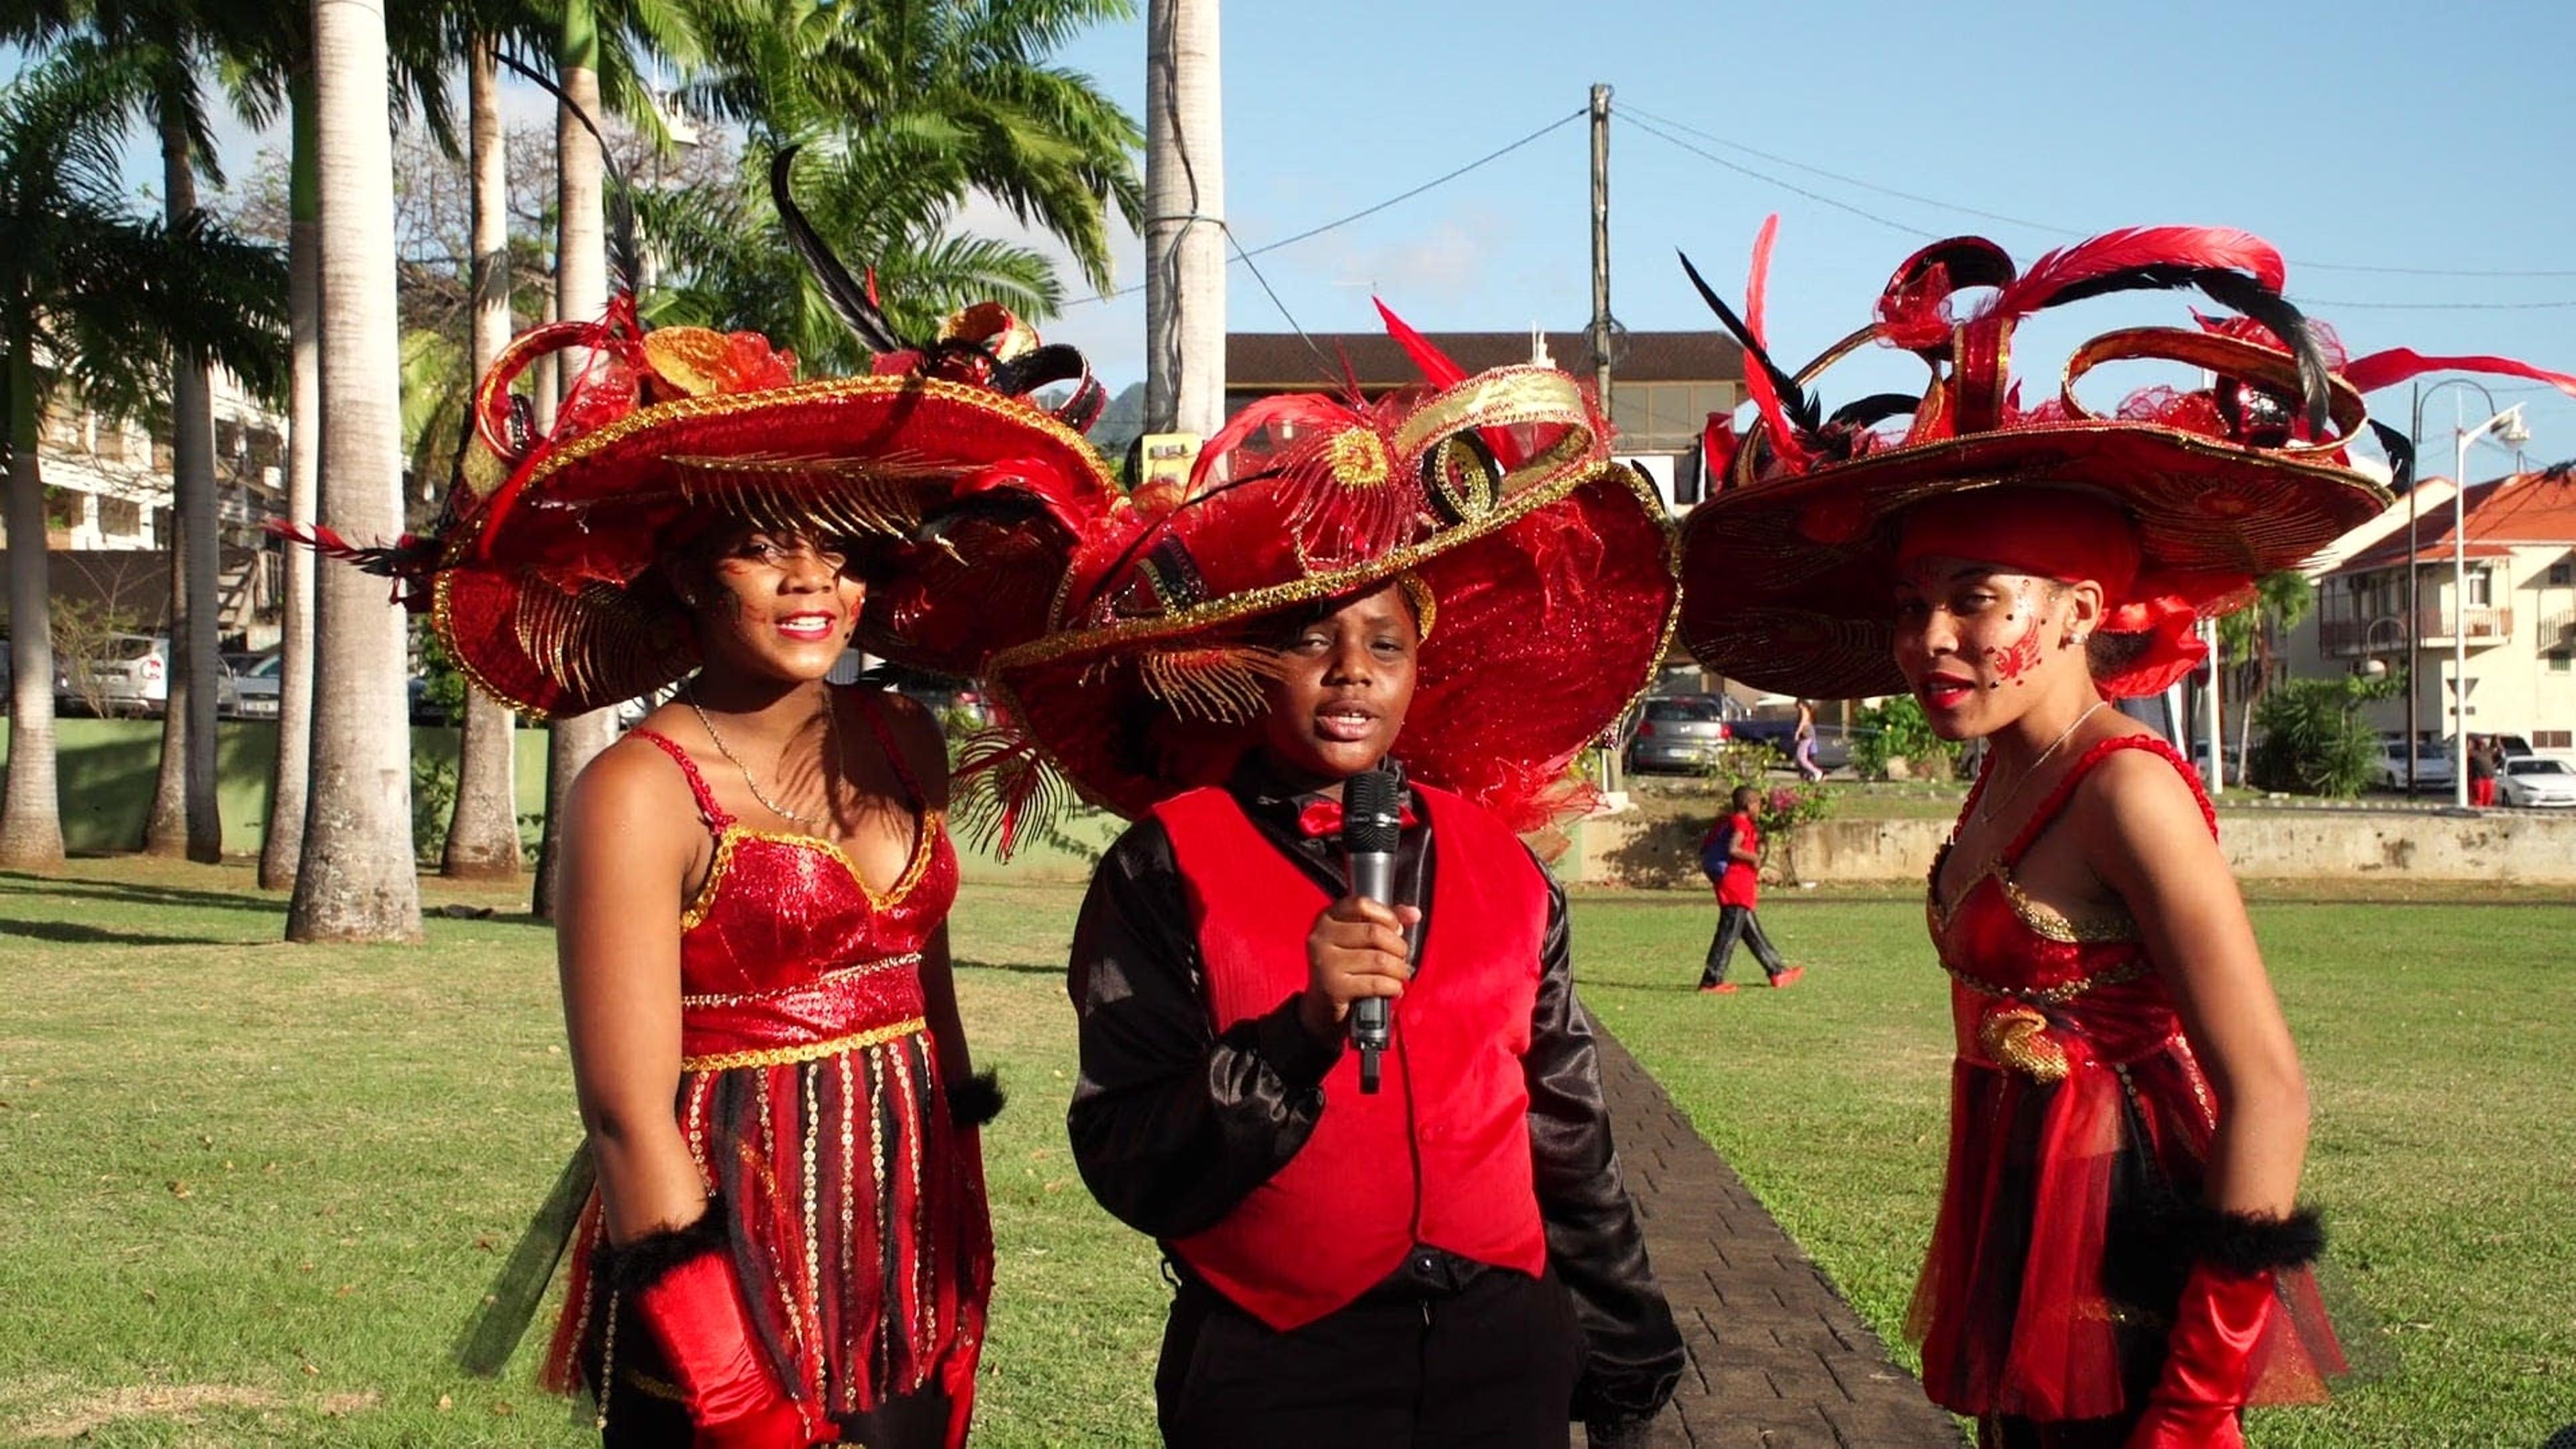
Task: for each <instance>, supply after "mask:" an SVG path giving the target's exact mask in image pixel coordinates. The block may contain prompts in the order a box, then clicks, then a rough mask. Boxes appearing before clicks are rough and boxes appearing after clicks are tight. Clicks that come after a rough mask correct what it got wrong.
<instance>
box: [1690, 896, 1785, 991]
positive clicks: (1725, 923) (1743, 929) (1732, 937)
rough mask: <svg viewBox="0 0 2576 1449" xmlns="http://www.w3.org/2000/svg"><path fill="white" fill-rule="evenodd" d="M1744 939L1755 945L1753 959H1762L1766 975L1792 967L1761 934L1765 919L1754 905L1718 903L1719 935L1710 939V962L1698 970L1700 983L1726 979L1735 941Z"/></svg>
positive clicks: (1775, 974)
mask: <svg viewBox="0 0 2576 1449" xmlns="http://www.w3.org/2000/svg"><path fill="white" fill-rule="evenodd" d="M1738 941H1742V942H1743V943H1744V944H1745V945H1747V946H1750V947H1752V948H1753V959H1754V960H1756V961H1759V962H1761V963H1762V972H1763V974H1764V975H1766V976H1777V975H1779V974H1780V973H1781V972H1783V971H1785V970H1787V969H1788V967H1789V963H1788V962H1786V961H1783V960H1781V959H1780V953H1779V952H1778V951H1776V950H1774V949H1772V946H1771V938H1770V937H1769V936H1766V935H1764V934H1762V922H1761V921H1760V920H1759V919H1758V918H1756V917H1755V916H1754V914H1753V908H1752V907H1751V906H1719V907H1718V908H1717V935H1716V936H1715V937H1713V938H1711V940H1710V941H1709V943H1708V965H1707V967H1706V968H1705V969H1704V970H1702V971H1701V972H1700V973H1699V984H1700V985H1702V986H1715V985H1717V984H1718V983H1719V982H1721V981H1724V980H1725V979H1726V963H1727V962H1728V961H1730V960H1732V959H1733V958H1734V956H1735V943H1736V942H1738Z"/></svg>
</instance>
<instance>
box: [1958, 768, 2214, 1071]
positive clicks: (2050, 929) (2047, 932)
mask: <svg viewBox="0 0 2576 1449" xmlns="http://www.w3.org/2000/svg"><path fill="white" fill-rule="evenodd" d="M2124 749H2144V750H2149V751H2153V752H2154V753H2157V754H2159V755H2162V756H2164V757H2165V758H2166V759H2168V760H2170V761H2171V762H2172V763H2173V765H2174V767H2175V768H2176V769H2177V770H2179V771H2181V772H2182V773H2183V778H2184V779H2185V780H2186V781H2188V782H2189V783H2190V784H2191V786H2192V790H2193V793H2194V795H2195V796H2196V797H2197V798H2199V800H2200V808H2201V811H2202V814H2203V815H2204V816H2205V817H2207V818H2208V819H2209V822H2210V829H2211V830H2212V832H2213V833H2214V832H2215V831H2216V829H2217V817H2216V816H2215V815H2212V814H2210V807H2209V800H2208V797H2206V796H2204V795H2200V793H2199V791H2200V785H2199V781H2198V780H2197V779H2196V778H2194V777H2193V776H2192V774H2191V772H2190V766H2189V765H2188V764H2186V763H2185V762H2184V761H2183V759H2182V757H2181V756H2179V755H2177V754H2175V753H2174V751H2173V748H2172V747H2171V746H2170V745H2167V744H2166V743H2165V742H2164V741H2163V740H2160V739H2158V738H2156V737H2155V736H2153V735H2117V736H2114V737H2112V738H2110V739H2107V740H2104V741H2102V742H2101V743H2099V744H2097V745H2095V746H2094V747H2093V748H2092V749H2091V750H2089V751H2087V752H2086V753H2085V755H2084V756H2083V758H2082V759H2080V760H2078V761H2077V762H2076V765H2075V768H2074V769H2072V770H2070V771H2068V772H2067V775H2066V778H2065V779H2064V780H2062V781H2060V782H2059V784H2058V786H2057V788H2056V790H2055V791H2054V792H2052V793H2051V795H2050V796H2049V798H2048V799H2047V800H2046V801H2045V802H2043V803H2042V804H2041V805H2040V807H2039V808H2038V809H2037V810H2034V811H2033V812H2031V817H2030V820H2029V822H2028V823H2027V824H2025V825H2024V826H2023V827H2022V829H2021V831H2020V833H2019V834H2018V835H2016V836H2015V837H2014V839H2013V841H2012V843H2011V844H2010V845H2008V846H2006V847H2005V848H2004V851H2003V853H2002V855H2000V856H1998V857H1997V858H1996V860H1995V862H1994V864H1993V865H1991V866H1989V867H1987V868H1986V870H1985V871H1983V872H1982V873H1980V874H1979V875H1978V876H1977V878H1976V879H1975V880H1973V881H1971V882H1970V883H1969V885H1968V887H1967V889H1966V891H1965V892H1964V893H1963V894H1962V895H1961V896H1960V898H1959V900H1958V903H1957V904H1956V905H1954V906H1953V907H1951V908H1950V909H1949V910H1948V911H1946V912H1945V911H1944V910H1943V909H1942V906H1941V869H1942V867H1943V866H1944V865H1945V864H1947V863H1948V860H1949V854H1950V852H1949V848H1948V847H1947V846H1944V847H1943V848H1942V851H1941V855H1940V857H1939V858H1938V859H1936V860H1934V862H1933V864H1932V878H1931V882H1930V884H1929V887H1928V889H1927V891H1926V894H1925V901H1924V914H1925V916H1926V919H1927V921H1928V923H1929V925H1930V928H1931V934H1932V944H1933V947H1934V949H1935V950H1937V951H1938V952H1939V953H1940V957H1941V966H1942V969H1943V970H1945V971H1947V972H1949V973H1950V980H1951V990H1950V999H1951V1016H1952V1021H1953V1024H1954V1026H1955V1029H1956V1033H1957V1037H1958V1050H1959V1058H1960V1060H1962V1061H1964V1062H1974V1063H1979V1064H1982V1065H1988V1066H2000V1067H2004V1068H2007V1069H2010V1070H2015V1071H2022V1072H2027V1073H2029V1074H2031V1075H2034V1076H2036V1077H2038V1078H2039V1079H2040V1080H2043V1081H2053V1080H2056V1079H2057V1078H2058V1077H2062V1076H2063V1075H2065V1067H2066V1061H2065V1052H2066V1050H2068V1049H2069V1048H2070V1047H2072V1048H2073V1049H2075V1050H2077V1051H2079V1052H2080V1053H2082V1054H2084V1055H2086V1056H2089V1057H2092V1058H2094V1059H2096V1060H2099V1061H2102V1062H2105V1063H2116V1062H2123V1061H2128V1060H2131V1059H2134V1058H2136V1057H2138V1056H2140V1055H2142V1054H2145V1053H2148V1052H2153V1051H2156V1050H2159V1049H2161V1048H2162V1047H2164V1046H2165V1044H2166V1043H2167V1042H2169V1041H2172V1040H2174V1039H2175V1034H2176V1033H2177V1032H2178V1031H2179V1030H2180V1022H2179V1020H2178V1019H2177V1018H2176V1016H2175V1015H2174V1009H2173V1002H2172V1000H2171V998H2170V997H2168V996H2167V995H2166V992H2165V989H2164V986H2163V984H2162V983H2161V982H2159V981H2158V980H2157V979H2156V975H2155V968H2154V965H2153V963H2151V962H2150V961H2149V960H2148V959H2147V953H2146V948H2145V947H2144V946H2143V945H2142V944H2141V943H2140V941H2139V939H2138V929H2137V924H2136V923H2135V922H2134V921H2132V920H2130V919H2129V916H2128V914H2127V912H2125V911H2122V910H2119V909H2117V908H2114V909H2113V910H2112V911H2110V912H2108V913H2106V914H2105V915H2103V916H2101V917H2098V918H2091V919H2085V920H2076V919H2073V918H2070V917H2068V916H2066V915H2064V914H2063V913H2061V912H2059V911H2056V910H2054V909H2051V908H2050V907H2048V906H2046V905H2043V904H2041V903H2040V902H2038V901H2035V900H2032V899H2031V898H2030V897H2029V896H2027V895H2025V894H2023V892H2022V889H2021V887H2020V885H2019V884H2017V883H2016V882H2015V881H2014V880H2013V875H2012V873H2013V869H2014V868H2015V867H2016V866H2018V865H2019V864H2020V863H2021V858H2022V856H2023V855H2024V854H2026V853H2027V852H2028V851H2029V849H2030V847H2031V845H2032V844H2033V843H2034V842H2035V841H2037V840H2038V839H2039V837H2040V836H2041V835H2042V834H2043V833H2045V832H2046V831H2047V829H2048V827H2049V826H2050V825H2051V824H2052V823H2054V822H2055V820H2056V819H2057V815H2058V812H2059V811H2060V810H2061V809H2062V808H2064V806H2065V803H2066V801H2067V800H2068V799H2069V798H2070V797H2071V796H2073V794H2074V793H2075V788H2076V786H2077V785H2079V784H2081V783H2082V782H2083V780H2084V777H2085V776H2086V775H2088V774H2090V773H2092V770H2093V767H2094V766H2095V765H2096V764H2099V763H2100V762H2101V761H2102V760H2104V759H2106V758H2108V757H2109V756H2110V755H2112V754H2113V753H2115V752H2117V751H2119V750H2124ZM1982 790H1983V785H1982V782H1980V789H1979V792H1978V793H1982ZM1976 798H1977V796H1976V795H1975V794H1972V795H1970V797H1969V800H1968V807H1967V808H1969V809H1973V808H1974V807H1975V804H1976ZM1964 813H1965V812H1964V811H1963V812H1962V814H1963V817H1964Z"/></svg>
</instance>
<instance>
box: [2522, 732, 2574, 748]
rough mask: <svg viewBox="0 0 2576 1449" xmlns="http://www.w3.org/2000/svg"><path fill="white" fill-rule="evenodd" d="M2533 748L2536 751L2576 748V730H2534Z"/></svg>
mask: <svg viewBox="0 0 2576 1449" xmlns="http://www.w3.org/2000/svg"><path fill="white" fill-rule="evenodd" d="M2531 747H2532V748H2533V749H2535V750H2564V749H2570V748H2576V730H2533V731H2532V732H2531Z"/></svg>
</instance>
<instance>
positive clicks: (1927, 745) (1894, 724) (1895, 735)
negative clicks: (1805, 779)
mask: <svg viewBox="0 0 2576 1449" xmlns="http://www.w3.org/2000/svg"><path fill="white" fill-rule="evenodd" d="M1852 724H1853V727H1854V734H1853V738H1852V742H1851V758H1852V768H1853V769H1854V770H1857V771H1858V772H1859V773H1860V775H1861V778H1863V779H1867V780H1884V779H1886V778H1887V763H1888V761H1890V760H1903V761H1905V762H1906V764H1907V766H1908V767H1909V768H1911V769H1912V770H1913V772H1914V773H1915V774H1918V775H1921V776H1923V777H1924V778H1926V779H1933V780H1946V779H1948V778H1950V772H1951V763H1952V761H1953V760H1954V759H1955V758H1956V757H1957V755H1958V746H1957V745H1955V744H1952V743H1951V742H1950V741H1948V740H1945V739H1943V738H1941V737H1940V736H1939V735H1937V734H1934V733H1933V732H1932V721H1930V720H1929V719H1926V718H1924V715H1923V703H1922V701H1920V700H1918V699H1916V698H1915V697H1914V696H1913V695H1910V694H1898V695H1891V696H1889V697H1888V699H1887V700H1886V701H1885V702H1883V703H1880V704H1874V705H1871V706H1869V707H1867V708H1865V709H1862V710H1861V711H1859V712H1858V713H1857V714H1855V715H1853V716H1852Z"/></svg>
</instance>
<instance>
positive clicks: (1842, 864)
mask: <svg viewBox="0 0 2576 1449" xmlns="http://www.w3.org/2000/svg"><path fill="white" fill-rule="evenodd" d="M1949 832H1950V823H1949V822H1948V821H1946V820H1825V821H1819V822H1817V823H1815V824H1811V825H1805V826H1801V827H1800V828H1799V829H1798V830H1796V831H1795V832H1793V833H1792V834H1791V836H1790V838H1789V840H1788V842H1787V844H1788V846H1789V849H1790V864H1791V865H1792V866H1793V868H1794V869H1795V871H1796V874H1797V876H1798V877H1799V878H1801V879H1806V880H1819V881H1919V880H1921V879H1923V877H1924V873H1925V872H1927V871H1929V870H1930V869H1931V868H1932V857H1933V855H1934V854H1935V853H1936V852H1938V851H1939V850H1940V848H1941V842H1942V841H1943V840H1944V839H1946V838H1947V837H1948V835H1949ZM1577 833H1578V835H1579V836H1580V837H1581V838H1582V840H1583V844H1584V847H1585V848H1584V850H1583V852H1582V854H1581V855H1580V856H1579V857H1577V856H1571V855H1570V856H1569V859H1572V860H1576V861H1578V862H1579V864H1578V866H1577V869H1576V871H1575V873H1574V874H1573V877H1572V878H1574V879H1579V880H1581V881H1584V882H1585V883H1587V884H1599V885H1632V886H1644V887H1666V886H1680V885H1696V884H1697V883H1698V882H1699V878H1700V877H1699V864H1698V845H1699V829H1698V827H1696V826H1693V825H1691V824H1689V823H1686V822H1680V821H1667V822H1663V823H1661V824H1659V825H1651V826H1650V825H1646V824H1645V823H1644V822H1643V821H1642V820H1641V819H1640V818H1639V817H1637V816H1633V815H1631V816H1624V817H1622V816H1612V817H1609V818H1607V819H1601V820H1590V821H1586V822H1584V824H1583V825H1582V826H1581V827H1580V828H1579V830H1578V832H1577ZM2219 840H2220V843H2221V844H2222V845H2223V846H2224V847H2225V848H2226V851H2227V861H2228V864H2229V865H2230V866H2231V867H2232V868H2233V869H2234V870H2235V871H2236V873H2237V874H2238V875H2240V876H2243V877H2247V878H2249V879H2259V880H2301V879H2340V880H2371V879H2395V880H2408V881H2486V882H2492V883H2511V884H2519V885H2566V886H2569V887H2576V815H2562V816H2543V815H2531V814H2520V813H2517V814H2494V813H2488V814H2473V815H2455V814H2451V813H2448V812H2440V813H2433V812H2422V811H2395V810H2362V809H2346V810H2331V809H2329V810H2298V809H2282V810H2271V809H2255V810H2231V811H2228V812H2226V813H2225V814H2224V815H2223V816H2221V817H2220V822H2219Z"/></svg>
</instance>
